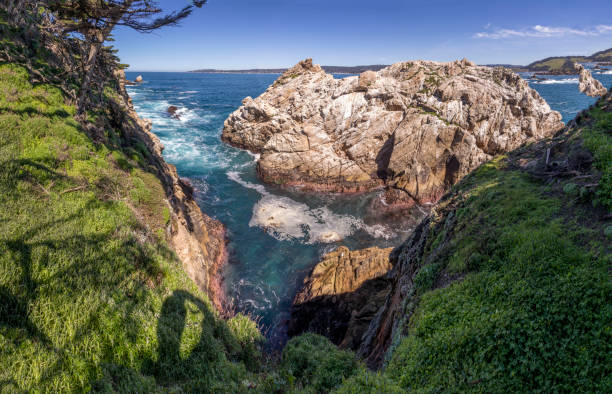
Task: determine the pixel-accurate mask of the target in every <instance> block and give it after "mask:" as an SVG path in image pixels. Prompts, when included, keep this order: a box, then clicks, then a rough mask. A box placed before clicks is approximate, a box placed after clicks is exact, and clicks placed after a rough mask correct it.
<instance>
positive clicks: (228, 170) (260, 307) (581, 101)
mask: <svg viewBox="0 0 612 394" xmlns="http://www.w3.org/2000/svg"><path fill="white" fill-rule="evenodd" d="M126 74H127V77H128V79H132V80H133V79H135V78H136V76H137V75H142V76H143V79H144V81H143V82H142V83H141V84H139V85H136V86H128V92H129V94H130V96H131V97H132V100H133V103H134V107H135V109H136V111H137V112H138V114H139V115H140V116H141V117H144V118H148V119H150V120H151V121H152V122H153V132H154V133H155V134H156V135H157V136H158V137H159V138H160V139H161V141H162V143H163V144H164V146H165V149H164V157H165V159H166V161H168V162H169V163H171V164H174V165H175V166H176V167H177V170H178V172H179V174H180V176H181V177H185V178H188V179H189V180H190V181H191V183H192V184H193V185H194V186H195V189H196V199H197V202H198V204H199V205H200V207H201V208H202V210H203V211H204V212H205V213H207V214H208V215H209V216H211V217H213V218H215V219H217V220H220V221H221V222H222V223H223V224H224V225H225V226H226V228H227V234H228V237H229V244H228V251H229V262H228V264H227V266H226V267H225V269H224V272H223V275H224V283H225V287H226V292H227V296H228V300H229V301H231V303H232V307H233V308H234V309H235V310H236V311H240V312H243V313H247V314H250V315H251V316H253V318H255V319H257V321H258V322H259V324H260V325H261V327H262V330H263V332H264V333H265V334H266V336H267V338H268V339H269V344H270V345H269V346H271V347H272V348H274V347H279V346H282V344H284V342H285V341H286V323H287V320H288V319H289V311H290V307H291V302H292V300H293V297H294V295H295V292H296V290H297V289H298V288H299V287H300V285H301V284H302V281H303V279H304V277H305V276H306V275H307V274H308V271H309V270H310V269H311V268H312V267H313V266H314V264H315V263H316V262H317V261H318V260H319V258H320V257H321V256H322V255H323V254H324V253H327V252H330V251H332V250H333V249H335V248H336V247H337V246H338V245H346V246H348V247H349V248H365V247H369V246H380V247H388V246H397V245H398V244H399V243H400V242H401V241H402V240H404V239H405V238H406V237H407V236H408V235H409V233H410V231H411V230H412V229H413V228H414V226H415V225H416V223H418V221H419V220H420V219H421V218H423V217H424V216H425V215H426V214H427V211H426V210H425V209H422V208H418V209H414V210H413V211H412V213H411V215H410V216H409V217H402V218H385V219H383V218H380V217H379V216H378V215H376V214H375V213H374V212H372V211H371V210H370V203H371V201H372V199H373V198H375V196H376V195H375V193H370V194H366V195H360V196H342V195H335V194H332V195H314V194H302V193H297V192H291V191H287V190H282V189H280V188H277V187H274V186H272V185H264V184H263V183H262V182H260V181H259V180H258V178H257V175H256V170H255V156H254V155H252V154H250V153H248V152H245V151H242V150H239V149H236V148H233V147H231V146H228V145H226V144H224V143H222V142H221V139H220V136H221V130H222V128H223V122H224V120H225V119H226V118H227V116H228V115H229V114H230V113H231V112H233V111H234V110H235V109H236V108H238V107H239V106H240V104H241V102H242V99H243V98H244V97H246V96H251V97H257V96H258V95H260V94H261V93H263V92H264V91H265V89H266V88H267V87H268V86H269V85H270V84H272V82H274V80H275V79H276V78H277V77H278V74H194V73H156V72H142V73H137V72H128V73H126ZM593 76H594V77H595V78H597V79H599V80H600V81H602V83H604V85H605V86H607V87H609V86H612V72H607V73H600V74H597V73H594V74H593ZM336 77H346V75H339V76H336ZM577 84H578V80H577V77H575V76H554V77H552V76H551V77H549V79H547V80H546V81H542V82H530V85H531V86H532V87H533V88H534V89H535V90H537V91H538V92H539V93H540V95H542V97H544V98H545V99H546V101H547V102H548V103H549V104H550V106H551V107H552V108H553V109H555V110H557V111H559V112H561V114H562V115H563V121H564V122H567V121H569V120H571V119H572V118H573V117H574V116H575V115H576V114H577V113H578V112H579V111H580V110H582V109H584V108H587V107H588V106H589V105H591V104H592V103H593V102H595V99H594V98H590V97H587V96H585V95H583V94H580V93H579V92H578V86H577ZM170 105H174V106H176V107H178V108H179V110H178V114H179V115H180V120H177V119H174V118H172V117H170V116H169V115H168V113H167V108H168V107H169V106H170ZM270 212H273V214H274V216H275V218H278V219H279V226H277V227H275V229H274V230H273V231H272V230H270V229H267V228H266V227H265V226H264V222H263V214H264V213H266V215H265V216H266V217H268V216H269V213H270ZM330 231H335V232H336V233H338V234H339V235H340V236H341V237H342V240H341V241H339V242H329V243H326V242H322V241H321V239H325V237H323V235H325V234H328V233H329V232H330Z"/></svg>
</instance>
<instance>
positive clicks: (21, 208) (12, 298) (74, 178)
mask: <svg viewBox="0 0 612 394" xmlns="http://www.w3.org/2000/svg"><path fill="white" fill-rule="evenodd" d="M28 79H29V76H28V73H27V72H26V71H25V69H23V68H22V67H19V66H16V65H11V64H5V65H2V66H0V349H1V350H0V365H2V368H0V390H7V391H39V390H41V391H42V390H44V391H55V392H64V391H86V390H89V389H95V390H102V391H107V390H111V389H112V390H116V391H124V390H128V391H130V390H135V389H136V388H137V387H140V385H142V387H148V388H150V389H155V390H162V389H164V390H165V389H171V388H172V387H174V388H175V389H179V388H180V389H184V390H194V391H197V390H203V391H206V390H208V389H213V388H214V387H217V388H219V387H222V388H224V389H228V390H232V389H234V390H235V391H240V388H241V387H242V384H243V383H242V382H243V380H244V379H246V378H247V377H249V376H251V375H252V373H251V372H250V371H251V370H254V369H256V368H257V367H258V365H257V363H255V362H254V361H253V360H256V359H258V357H259V356H258V350H257V347H256V345H255V344H256V343H257V342H258V341H259V340H260V339H261V336H260V334H259V331H258V330H257V327H256V325H255V324H254V323H253V322H251V321H250V320H248V319H246V318H245V317H243V316H240V315H239V316H237V317H235V318H234V319H232V320H230V321H229V322H225V321H223V320H221V319H219V317H218V316H217V313H216V311H215V310H214V308H213V307H212V305H211V303H210V302H209V301H208V299H207V297H206V295H205V294H203V293H202V292H200V291H199V290H198V289H197V287H196V286H195V285H194V284H193V282H192V281H191V280H190V279H189V278H188V277H187V276H186V274H185V273H184V272H183V271H182V268H181V264H180V261H178V259H177V258H176V256H175V255H174V253H173V252H172V251H171V250H170V249H169V248H168V246H167V245H166V241H165V227H166V225H167V222H168V220H169V211H168V208H167V204H166V202H165V195H164V192H163V186H162V185H161V182H160V181H159V179H157V177H156V176H155V175H154V174H153V173H151V172H148V171H147V169H146V168H143V167H141V165H140V164H139V163H138V161H139V160H140V159H139V160H134V158H132V157H130V156H128V155H126V153H125V152H124V151H123V150H122V149H114V148H112V147H111V148H109V146H110V145H109V146H106V145H104V144H96V143H94V142H92V140H91V139H90V138H89V137H88V136H87V134H86V133H84V131H83V130H81V128H80V126H79V124H78V123H77V122H76V121H75V120H74V119H73V115H74V113H75V109H74V108H73V107H71V106H67V105H65V104H64V98H63V96H62V94H61V93H60V91H59V90H57V89H56V88H55V87H53V86H49V85H37V86H32V85H31V84H30V83H29V82H28ZM115 132H116V133H119V132H118V131H115ZM111 149H113V150H111Z"/></svg>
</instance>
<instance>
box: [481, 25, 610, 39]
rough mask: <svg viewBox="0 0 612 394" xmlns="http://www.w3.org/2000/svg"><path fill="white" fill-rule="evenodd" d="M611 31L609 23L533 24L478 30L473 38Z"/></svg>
mask: <svg viewBox="0 0 612 394" xmlns="http://www.w3.org/2000/svg"><path fill="white" fill-rule="evenodd" d="M607 33H612V26H610V25H598V26H595V27H588V28H584V29H574V28H570V27H555V26H542V25H535V26H532V27H529V28H526V29H521V30H514V29H495V30H493V31H490V32H480V33H476V34H475V35H474V37H475V38H490V39H494V40H498V39H501V38H514V37H535V38H548V37H566V36H598V35H602V34H607Z"/></svg>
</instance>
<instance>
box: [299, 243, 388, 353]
mask: <svg viewBox="0 0 612 394" xmlns="http://www.w3.org/2000/svg"><path fill="white" fill-rule="evenodd" d="M391 250H392V248H388V249H379V248H376V247H374V248H368V249H363V250H357V251H350V250H349V249H348V248H346V247H344V246H341V247H339V248H338V249H337V250H335V251H334V252H331V253H328V254H326V255H325V256H323V260H322V261H321V262H320V263H318V264H317V265H316V266H315V267H314V269H313V270H312V272H311V273H310V275H309V276H308V277H307V278H306V279H305V280H304V287H303V288H302V289H301V290H300V292H299V293H298V294H297V295H296V297H295V299H294V301H293V306H292V310H291V320H290V323H289V334H290V335H298V334H300V333H302V332H304V331H311V332H316V333H319V334H322V335H326V336H327V337H328V338H330V339H331V340H332V341H333V342H334V343H336V344H338V345H341V346H343V347H349V348H354V349H356V348H357V346H358V345H359V343H360V340H361V337H362V335H363V333H364V332H365V331H366V329H367V328H368V326H369V324H370V321H371V320H372V318H373V317H374V314H375V313H376V311H377V310H378V309H379V308H380V307H381V306H382V304H383V302H384V300H385V297H386V296H387V294H388V292H389V290H390V283H389V282H388V280H387V279H385V275H386V274H387V272H388V271H389V270H390V269H391V268H392V266H391V264H390V262H389V254H390V253H391Z"/></svg>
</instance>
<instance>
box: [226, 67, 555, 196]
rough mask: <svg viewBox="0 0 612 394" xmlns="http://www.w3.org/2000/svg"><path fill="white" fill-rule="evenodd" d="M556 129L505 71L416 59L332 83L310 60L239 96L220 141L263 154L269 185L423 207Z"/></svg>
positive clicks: (544, 109)
mask: <svg viewBox="0 0 612 394" xmlns="http://www.w3.org/2000/svg"><path fill="white" fill-rule="evenodd" d="M562 127H563V123H562V122H561V115H560V114H559V113H558V112H556V111H551V109H550V107H549V106H548V104H547V103H546V102H545V101H544V99H542V98H541V97H540V96H539V94H538V93H537V92H536V91H534V90H533V89H531V88H530V87H529V85H528V84H527V82H525V81H524V80H523V79H521V78H520V77H519V76H518V75H516V74H515V73H513V72H511V71H508V70H505V69H503V68H490V67H480V66H476V65H475V64H474V63H472V62H470V61H468V60H465V59H464V60H462V61H455V62H451V63H437V62H428V61H414V62H403V63H396V64H393V65H391V66H389V67H387V68H384V69H382V70H380V71H378V72H374V71H366V72H364V73H362V74H361V75H360V76H352V77H347V78H344V79H334V78H333V76H332V75H330V74H327V73H325V72H324V71H323V70H322V69H321V67H320V66H318V65H314V64H313V63H312V61H311V60H310V59H308V60H305V61H302V62H300V63H299V64H297V65H296V66H294V67H293V68H291V69H289V70H287V71H286V72H285V73H284V74H282V75H281V76H280V77H279V79H278V80H277V81H276V82H275V83H274V84H273V85H272V86H270V87H269V88H268V89H267V90H266V92H264V93H263V94H262V95H261V96H259V97H257V98H256V99H253V98H251V97H247V98H245V99H244V100H243V103H242V106H241V107H240V108H238V109H237V110H236V111H235V112H233V113H232V114H231V115H230V116H229V117H228V119H227V120H226V121H225V125H224V129H223V135H222V138H223V140H224V141H226V142H228V143H230V144H232V145H234V146H237V147H240V148H243V149H249V150H251V151H253V152H257V153H261V157H260V159H259V161H258V171H259V174H260V176H261V177H262V179H263V180H264V181H267V182H273V183H277V184H283V185H288V186H300V187H304V188H307V189H311V190H315V191H334V192H358V191H366V190H371V189H374V188H377V187H381V186H383V185H385V184H386V185H387V186H390V187H393V188H396V189H400V190H403V191H404V192H405V193H406V195H407V196H409V198H410V199H411V200H414V201H416V202H418V203H425V202H433V201H436V200H437V199H438V198H439V197H440V196H441V195H442V194H443V192H444V191H445V190H446V189H447V188H448V187H449V186H450V185H452V184H453V183H455V182H457V181H458V180H459V179H460V178H462V177H463V176H464V175H466V174H467V173H468V172H469V171H470V170H472V169H474V168H475V167H477V166H478V165H479V164H481V163H483V162H484V161H486V160H488V159H490V158H491V157H492V156H493V155H495V154H497V153H500V152H505V151H509V150H511V149H514V148H516V147H518V146H519V145H521V144H523V143H525V142H526V141H530V140H535V139H539V138H543V137H546V136H550V135H552V134H553V133H554V132H556V131H558V130H559V129H561V128H562Z"/></svg>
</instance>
